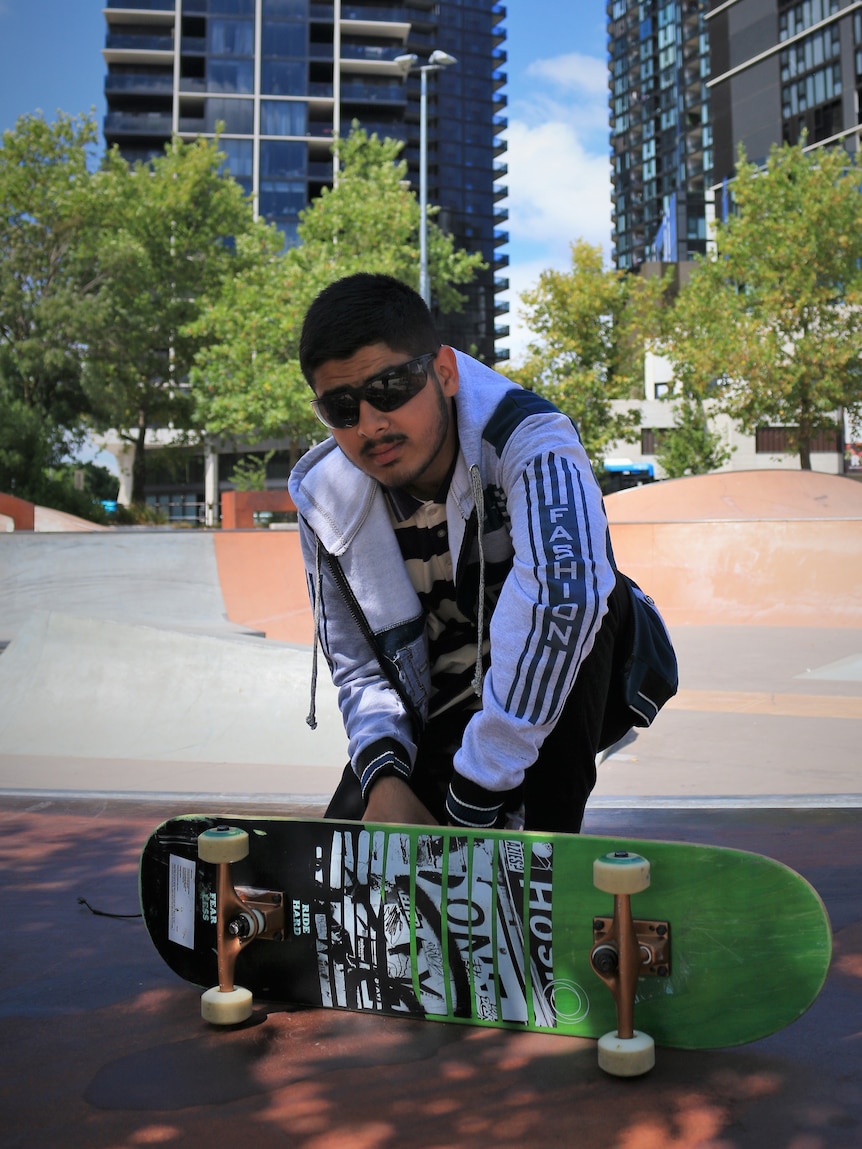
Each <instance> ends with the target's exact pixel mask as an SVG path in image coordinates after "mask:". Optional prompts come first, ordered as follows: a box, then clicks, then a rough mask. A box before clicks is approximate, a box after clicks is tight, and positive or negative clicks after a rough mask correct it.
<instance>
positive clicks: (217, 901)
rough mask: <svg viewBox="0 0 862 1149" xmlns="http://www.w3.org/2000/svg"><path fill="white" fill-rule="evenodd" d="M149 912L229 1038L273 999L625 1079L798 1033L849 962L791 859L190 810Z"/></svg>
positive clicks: (151, 886)
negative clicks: (664, 1059)
mask: <svg viewBox="0 0 862 1149" xmlns="http://www.w3.org/2000/svg"><path fill="white" fill-rule="evenodd" d="M140 896H141V906H142V910H143V916H144V920H145V922H146V926H147V930H148V931H149V934H150V936H151V938H152V940H153V942H154V944H155V947H156V949H157V950H158V952H159V954H160V955H161V956H162V958H164V960H165V961H166V962H167V964H168V965H169V966H170V967H171V969H172V970H174V972H175V973H177V974H179V976H180V977H182V978H184V979H186V980H187V981H190V982H192V983H194V984H195V985H198V986H201V987H210V988H207V990H206V992H205V993H204V995H203V998H202V1005H201V1010H202V1014H203V1017H204V1019H205V1020H207V1021H209V1022H212V1023H214V1024H226V1025H233V1024H238V1023H241V1022H243V1021H244V1020H246V1019H247V1018H248V1017H250V1016H251V1014H252V1010H253V999H254V997H257V998H259V999H261V1000H264V1001H275V1002H279V1001H280V1002H290V1003H294V1004H305V1005H311V1006H319V1007H324V1008H340V1009H347V1010H363V1011H368V1012H371V1013H378V1014H389V1015H396V1016H406V1017H419V1018H426V1019H432V1020H438V1021H447V1022H453V1023H460V1024H470V1025H484V1026H496V1027H504V1028H510V1029H521V1030H530V1031H534V1032H542V1033H557V1034H566V1035H574V1036H579V1037H591V1038H598V1039H599V1054H598V1056H599V1064H600V1066H601V1067H602V1068H603V1069H605V1070H606V1071H607V1072H609V1073H612V1074H617V1075H620V1076H635V1075H637V1074H640V1073H644V1072H646V1071H648V1070H649V1069H650V1068H651V1067H652V1065H653V1064H654V1060H655V1052H654V1050H655V1045H656V1044H658V1045H660V1046H661V1045H665V1046H673V1047H676V1048H680V1049H709V1048H718V1047H724V1046H731V1045H739V1044H743V1043H745V1042H750V1041H755V1040H757V1039H759V1038H761V1037H765V1036H766V1035H768V1034H770V1033H773V1032H775V1031H776V1030H778V1029H781V1028H783V1027H784V1026H787V1025H789V1024H791V1023H792V1022H793V1021H795V1020H796V1019H797V1018H799V1017H800V1016H801V1015H802V1014H803V1013H804V1012H805V1011H806V1010H807V1009H808V1007H809V1006H810V1005H811V1004H812V1002H813V1001H814V1000H815V998H816V997H817V995H818V993H819V992H820V990H821V988H822V986H823V983H824V981H825V979H826V975H827V972H828V968H829V963H830V958H831V948H832V945H831V930H830V926H829V919H828V917H827V914H826V910H825V908H824V906H823V903H822V902H821V900H820V898H819V896H818V894H817V893H816V891H815V890H814V889H813V888H812V887H811V886H810V885H809V884H808V882H806V881H805V879H804V878H802V877H801V876H800V875H799V874H797V873H795V872H794V871H793V870H791V869H788V868H787V867H786V866H784V865H782V864H781V863H779V862H776V861H773V860H772V859H769V858H766V857H762V856H760V855H758V854H752V853H747V852H744V851H741V850H734V849H727V848H723V847H711V846H700V845H687V844H683V843H674V842H646V841H633V840H627V839H616V838H606V837H589V836H586V835H562V834H560V835H555V834H538V833H524V832H514V831H505V830H500V831H476V830H462V829H458V828H443V827H434V828H426V827H417V826H394V825H368V824H363V823H360V822H334V821H326V820H323V819H293V818H273V817H262V816H254V817H252V816H242V815H224V816H217V817H214V816H209V815H202V814H201V815H195V814H191V815H187V816H183V817H178V818H173V819H171V820H170V821H167V822H165V823H164V824H163V825H161V826H159V827H158V828H157V829H156V830H155V831H154V832H153V833H152V835H151V836H150V838H149V840H148V841H147V843H146V845H145V847H144V850H143V854H142V858H141V869H140ZM635 1022H636V1023H637V1028H635Z"/></svg>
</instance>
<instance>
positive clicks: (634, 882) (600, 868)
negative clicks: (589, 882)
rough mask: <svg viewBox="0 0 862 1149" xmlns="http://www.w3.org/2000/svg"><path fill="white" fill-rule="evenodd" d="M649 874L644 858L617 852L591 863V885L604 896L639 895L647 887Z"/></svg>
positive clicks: (620, 851)
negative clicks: (604, 894)
mask: <svg viewBox="0 0 862 1149" xmlns="http://www.w3.org/2000/svg"><path fill="white" fill-rule="evenodd" d="M649 873H650V865H649V862H648V861H647V860H646V858H642V857H641V856H640V854H630V853H629V851H628V850H618V851H617V852H616V853H615V854H604V855H603V856H602V857H601V858H596V860H595V861H594V862H593V885H594V886H595V887H596V889H597V890H603V891H604V893H606V894H639V893H640V892H641V890H645V889H647V888H648V887H649Z"/></svg>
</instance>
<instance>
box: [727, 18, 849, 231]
mask: <svg viewBox="0 0 862 1149" xmlns="http://www.w3.org/2000/svg"><path fill="white" fill-rule="evenodd" d="M707 25H708V28H709V38H710V44H711V51H712V74H711V76H710V79H709V92H710V101H711V104H712V110H713V123H714V127H715V164H714V181H715V183H716V184H717V185H720V184H722V183H723V182H724V181H727V180H729V179H730V178H731V177H732V175H733V172H734V168H735V164H736V156H737V149H738V147H739V145H740V144H743V145H744V147H745V151H746V155H747V156H748V159H749V160H751V161H753V162H755V163H762V162H764V161H765V160H766V157H767V156H768V155H769V151H770V149H771V147H772V146H773V145H774V144H781V143H790V144H797V143H799V141H800V139H802V136H803V133H805V136H806V139H807V142H808V145H809V146H814V145H819V146H827V145H833V144H843V145H844V146H845V147H846V148H848V150H850V151H855V150H856V149H857V148H858V146H859V133H860V98H862V9H860V6H859V4H858V3H857V2H855V0H801V2H800V0H730V2H728V0H711V3H710V11H709V14H708V17H707ZM724 198H725V197H721V196H719V197H718V200H717V203H716V210H717V213H718V214H719V215H720V216H721V215H723V212H724V210H726V204H724V203H723V200H724Z"/></svg>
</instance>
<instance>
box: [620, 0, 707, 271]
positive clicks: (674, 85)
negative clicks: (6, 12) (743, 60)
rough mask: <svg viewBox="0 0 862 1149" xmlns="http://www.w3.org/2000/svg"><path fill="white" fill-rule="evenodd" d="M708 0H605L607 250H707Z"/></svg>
mask: <svg viewBox="0 0 862 1149" xmlns="http://www.w3.org/2000/svg"><path fill="white" fill-rule="evenodd" d="M705 17H706V2H705V0H610V2H609V4H608V7H607V20H608V53H609V59H608V67H609V72H610V75H609V84H610V132H611V148H610V151H611V166H612V173H611V180H612V187H613V192H612V195H613V232H612V241H613V260H614V264H615V266H616V267H618V268H625V269H635V268H637V267H638V266H639V265H640V264H641V263H643V262H645V261H652V260H660V261H663V262H668V263H671V262H682V261H685V260H687V259H690V258H691V257H692V255H693V254H695V253H702V252H704V251H705V250H706V217H705V193H706V190H707V188H708V187H709V185H710V182H711V178H712V166H713V152H712V124H711V122H710V113H709V100H708V97H707V88H706V82H707V79H708V76H709V67H710V51H709V38H708V35H707V28H706V20H705Z"/></svg>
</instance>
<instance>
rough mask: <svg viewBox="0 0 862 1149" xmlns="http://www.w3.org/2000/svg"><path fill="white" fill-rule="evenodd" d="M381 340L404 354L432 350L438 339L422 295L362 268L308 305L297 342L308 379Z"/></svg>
mask: <svg viewBox="0 0 862 1149" xmlns="http://www.w3.org/2000/svg"><path fill="white" fill-rule="evenodd" d="M372 343H385V344H386V345H387V347H391V348H392V350H393V351H400V352H403V353H404V354H405V355H413V356H418V355H424V354H425V352H426V351H436V350H437V349H438V348H439V346H440V338H439V336H438V334H437V330H436V328H435V326H434V320H433V319H432V318H431V312H430V311H429V310H428V308H427V306H426V305H425V301H424V300H423V299H422V296H421V295H419V294H418V293H417V292H415V291H414V290H413V289H412V288H411V287H408V286H407V284H406V283H402V282H401V280H400V279H394V278H393V277H392V276H391V275H372V274H370V273H368V272H360V273H358V274H357V275H348V276H346V277H345V278H344V279H338V280H336V281H335V283H331V284H330V285H329V287H326V288H324V289H323V291H321V293H320V295H318V297H317V298H316V299H315V301H314V302H313V303H312V305H311V307H309V309H308V312H307V313H306V316H305V320H304V322H303V324H302V335H301V336H300V341H299V364H300V367H301V368H302V373H303V375H304V376H305V378H306V380H307V382H308V383H309V384H310V385H311V386H313V385H314V373H315V371H316V370H317V368H318V367H320V366H321V365H322V364H323V363H326V362H328V361H329V360H330V359H349V358H350V356H351V355H355V354H356V352H357V351H360V350H361V349H362V348H363V347H368V346H370V345H371V344H372Z"/></svg>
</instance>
